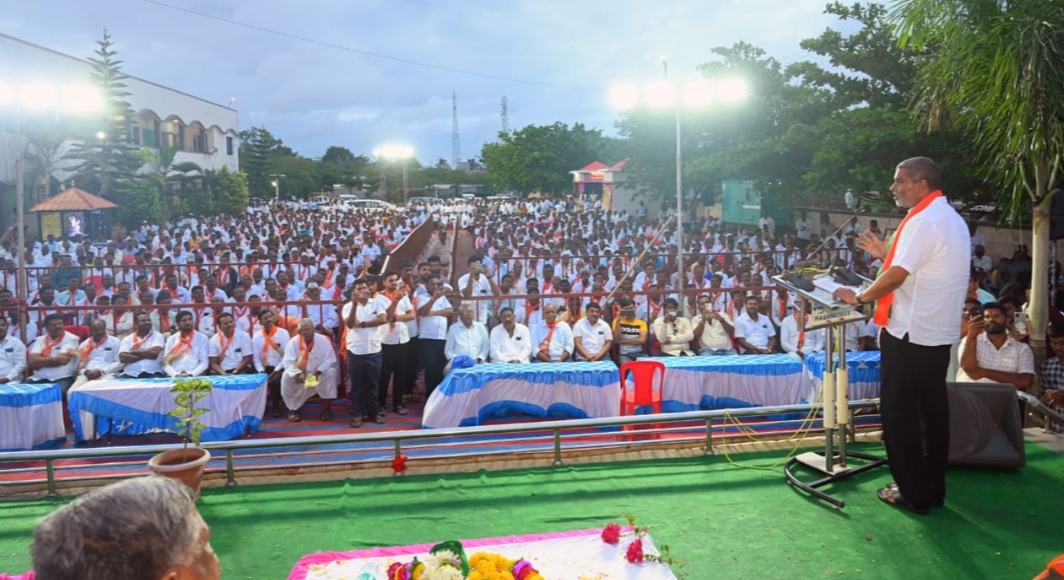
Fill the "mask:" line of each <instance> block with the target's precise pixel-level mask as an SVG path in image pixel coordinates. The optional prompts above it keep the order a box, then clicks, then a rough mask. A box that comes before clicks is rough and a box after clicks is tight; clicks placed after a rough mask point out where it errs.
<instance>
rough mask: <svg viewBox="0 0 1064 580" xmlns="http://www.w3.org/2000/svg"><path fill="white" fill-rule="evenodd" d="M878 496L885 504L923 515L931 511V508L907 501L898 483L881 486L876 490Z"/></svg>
mask: <svg viewBox="0 0 1064 580" xmlns="http://www.w3.org/2000/svg"><path fill="white" fill-rule="evenodd" d="M876 497H878V498H879V501H881V502H883V503H885V504H890V505H892V506H894V507H896V508H901V509H903V510H906V511H910V512H912V513H914V514H920V515H922V516H925V515H927V514H929V513H931V508H927V507H921V506H917V505H913V504H911V503H909V502H908V501H906V500H905V498H903V497H902V496H901V493H900V492H899V491H898V486H897V484H894V486H893V487H891V486H890V485H888V486H887V487H884V488H880V489H879V490H877V491H876Z"/></svg>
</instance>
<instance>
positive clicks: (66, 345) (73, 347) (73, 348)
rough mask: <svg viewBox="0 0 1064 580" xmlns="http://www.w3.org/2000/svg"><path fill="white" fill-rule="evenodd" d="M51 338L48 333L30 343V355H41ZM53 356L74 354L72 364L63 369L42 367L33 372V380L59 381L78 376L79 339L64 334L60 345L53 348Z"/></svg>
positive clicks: (67, 333)
mask: <svg viewBox="0 0 1064 580" xmlns="http://www.w3.org/2000/svg"><path fill="white" fill-rule="evenodd" d="M50 340H51V337H50V336H48V333H45V334H43V335H41V336H38V337H37V338H36V339H35V340H34V341H33V342H32V343H30V348H29V354H41V351H42V350H44V345H45V342H46V341H50ZM51 352H52V354H51V356H58V355H61V354H65V353H73V354H74V356H73V357H71V359H70V362H69V363H67V364H65V365H63V366H61V367H41V368H39V369H37V370H35V371H33V376H32V378H34V379H41V380H45V381H55V380H57V379H65V378H67V377H72V376H74V375H75V374H77V371H78V337H77V336H75V335H73V334H71V333H69V332H64V333H63V337H62V338H60V339H59V343H58V344H56V345H55V346H53V347H52V351H51Z"/></svg>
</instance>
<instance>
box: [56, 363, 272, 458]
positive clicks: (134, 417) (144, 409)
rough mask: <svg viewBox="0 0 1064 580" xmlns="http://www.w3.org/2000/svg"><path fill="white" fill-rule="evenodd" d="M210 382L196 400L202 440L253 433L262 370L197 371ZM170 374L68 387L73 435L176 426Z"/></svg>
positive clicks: (262, 390) (262, 392)
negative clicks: (241, 372)
mask: <svg viewBox="0 0 1064 580" xmlns="http://www.w3.org/2000/svg"><path fill="white" fill-rule="evenodd" d="M200 378H204V379H207V380H208V381H210V382H211V384H212V385H214V388H213V389H212V390H211V392H210V393H209V394H208V395H207V397H206V398H205V399H203V401H202V402H201V403H199V404H200V405H202V406H203V408H206V409H209V411H208V412H206V413H204V414H203V415H200V417H199V420H200V422H202V423H203V424H204V425H206V426H207V428H206V429H204V430H203V433H202V441H204V442H207V441H225V440H229V439H236V438H237V437H240V436H241V435H243V434H244V433H245V431H247V432H251V433H254V432H255V431H257V430H258V428H259V425H260V424H261V423H262V415H263V413H264V412H265V410H266V375H265V374H255V375H229V376H203V377H200ZM173 386H174V380H173V379H170V378H161V379H101V380H97V381H89V382H87V383H85V384H84V385H82V386H80V387H78V388H76V389H72V390H71V391H70V393H69V400H68V404H69V407H70V419H71V422H73V423H74V432H75V435H76V441H78V442H79V443H80V442H82V441H87V440H89V441H91V440H93V439H96V438H97V437H98V436H101V435H105V434H106V433H107V430H108V429H111V430H112V433H111V434H112V435H141V434H144V433H154V432H170V433H175V432H176V428H175V427H176V424H177V419H176V418H174V417H171V416H170V414H169V413H170V411H172V410H174V395H173V394H172V393H171V392H170V388H171V387H173Z"/></svg>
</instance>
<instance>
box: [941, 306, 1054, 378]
mask: <svg viewBox="0 0 1064 580" xmlns="http://www.w3.org/2000/svg"><path fill="white" fill-rule="evenodd" d="M960 366H961V368H960V370H959V371H957V382H958V383H975V382H979V383H1005V384H1010V385H1014V386H1015V387H1016V388H1017V389H1019V390H1021V391H1027V390H1029V389H1030V388H1031V384H1032V383H1033V382H1034V373H1035V370H1034V353H1033V352H1032V351H1031V347H1029V346H1027V345H1026V344H1024V343H1022V342H1018V341H1016V340H1015V339H1013V338H1012V337H1011V336H1009V327H1008V325H1007V323H1006V318H1005V307H1004V306H1002V305H1001V304H998V303H997V302H991V303H989V304H984V305H983V317H982V318H972V319H969V320H968V336H966V337H964V339H963V340H961V345H960Z"/></svg>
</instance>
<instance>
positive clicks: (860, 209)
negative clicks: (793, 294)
mask: <svg viewBox="0 0 1064 580" xmlns="http://www.w3.org/2000/svg"><path fill="white" fill-rule="evenodd" d="M865 211H867V208H865V207H864V206H861V205H860V204H858V206H857V207H856V208H854V210H853V215H851V216H850V217H849V218H847V219H846V221H845V222H843V223H842V225H841V226H839V227H838V229H836V230H835V231H834V232H832V233H831V235H830V236H827V237H825V238H824V240H823V241H821V242H820V245H819V246H817V248H816V249H815V250H813V251H812V252H810V253H809V255H810V256H815V255H817V254H819V253H820V250H823V249H824V247H825V246H827V244H828V240H830V239H832V238H834V237H835V236H837V235H838V234H839V232H841V231H842V230H844V229H846V226H848V225H850V223H852V222H853V221H854V220H856V219H857V216H858V215H860V214H862V213H865ZM803 261H804V260H803ZM797 263H798V262H797V261H796V262H795V264H797ZM783 279H784V280H787V281H788V282H790V283H791V284H793V285H795V286H797V287H798V288H801V289H802V290H804V291H806V292H812V291H813V290H814V288H815V286H813V283H812V282H810V281H809V280H808V279H806V278H805V277H804V276H802V275H801V274H799V273H798V272H795V268H794V266H791V270H790V271H789V272H787V273H785V274H783Z"/></svg>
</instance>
